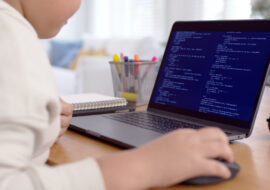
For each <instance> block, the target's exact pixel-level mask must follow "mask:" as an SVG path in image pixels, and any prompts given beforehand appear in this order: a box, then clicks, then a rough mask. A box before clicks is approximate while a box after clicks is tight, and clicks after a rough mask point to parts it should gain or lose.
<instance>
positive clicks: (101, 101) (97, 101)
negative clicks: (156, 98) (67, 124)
mask: <svg viewBox="0 0 270 190" xmlns="http://www.w3.org/2000/svg"><path fill="white" fill-rule="evenodd" d="M61 98H62V99H63V100H64V101H66V102H68V103H70V104H71V105H72V107H73V116H81V115H91V114H102V113H111V112H117V111H125V110H127V111H134V109H135V107H134V106H128V105H127V100H126V99H125V98H119V97H113V96H107V95H103V94H98V93H85V94H71V95H65V96H61Z"/></svg>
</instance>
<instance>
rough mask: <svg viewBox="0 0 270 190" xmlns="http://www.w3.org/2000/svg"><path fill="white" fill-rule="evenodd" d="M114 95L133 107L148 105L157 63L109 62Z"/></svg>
mask: <svg viewBox="0 0 270 190" xmlns="http://www.w3.org/2000/svg"><path fill="white" fill-rule="evenodd" d="M109 63H110V66H111V72H112V81H113V88H114V95H115V96H116V97H123V98H126V99H127V100H128V102H129V103H131V104H132V103H134V104H135V105H145V104H148V102H149V99H150V96H151V93H152V89H153V86H154V82H155V65H156V63H157V62H151V61H140V62H113V61H110V62H109Z"/></svg>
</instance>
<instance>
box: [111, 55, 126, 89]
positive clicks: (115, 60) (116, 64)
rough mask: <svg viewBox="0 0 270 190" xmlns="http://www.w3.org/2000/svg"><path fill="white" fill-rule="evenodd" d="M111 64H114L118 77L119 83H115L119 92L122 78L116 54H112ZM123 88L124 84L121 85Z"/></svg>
mask: <svg viewBox="0 0 270 190" xmlns="http://www.w3.org/2000/svg"><path fill="white" fill-rule="evenodd" d="M113 62H115V67H116V71H117V73H118V76H119V82H117V83H118V85H119V90H120V91H121V81H122V80H121V79H122V78H123V76H122V68H121V65H120V64H119V63H118V62H120V58H119V56H118V55H117V54H114V56H113ZM123 83H124V82H123ZM118 85H117V86H118ZM123 88H124V84H123Z"/></svg>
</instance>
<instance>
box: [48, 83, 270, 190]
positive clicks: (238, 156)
mask: <svg viewBox="0 0 270 190" xmlns="http://www.w3.org/2000/svg"><path fill="white" fill-rule="evenodd" d="M269 115H270V87H267V88H266V89H265V91H264V95H263V98H262V102H261V105H260V109H259V113H258V116H257V119H256V123H255V126H254V130H253V133H252V135H251V136H250V137H249V138H247V139H244V140H239V141H238V142H235V143H233V144H232V145H231V147H232V149H233V151H234V155H235V160H236V162H238V164H239V165H240V167H241V171H240V172H239V174H238V175H237V176H236V177H235V178H234V179H233V180H230V181H227V182H223V183H220V184H215V185H208V186H199V187H196V186H184V185H179V186H175V187H171V188H167V189H170V190H180V189H181V190H182V189H184V190H185V189H194V190H201V189H209V190H216V189H220V190H229V189H245V190H266V189H267V190H268V189H270V132H269V131H268V128H267V123H266V118H267V117H268V116H269ZM120 150H121V149H119V148H117V147H115V146H112V145H110V144H107V143H104V142H101V141H99V140H95V139H93V138H89V137H86V136H83V135H80V134H77V133H75V132H72V131H67V133H66V134H65V135H64V136H63V137H62V138H61V139H60V141H59V142H58V143H57V144H55V145H54V146H53V147H52V149H51V155H50V158H49V164H63V163H68V162H73V161H76V160H80V159H82V158H86V157H89V156H92V157H99V156H104V155H108V154H112V153H114V152H117V151H120Z"/></svg>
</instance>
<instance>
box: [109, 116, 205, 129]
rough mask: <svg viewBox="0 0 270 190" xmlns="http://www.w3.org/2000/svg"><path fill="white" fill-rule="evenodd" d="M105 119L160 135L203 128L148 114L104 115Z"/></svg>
mask: <svg viewBox="0 0 270 190" xmlns="http://www.w3.org/2000/svg"><path fill="white" fill-rule="evenodd" d="M104 117H107V118H110V119H113V120H117V121H120V122H123V123H127V124H131V125H135V126H138V127H141V128H145V129H150V130H153V131H157V132H160V133H168V132H170V131H173V130H175V129H179V128H192V129H199V128H202V126H199V125H195V124H191V123H187V122H183V121H177V120H173V119H169V118H164V117H160V116H158V115H152V114H150V113H146V112H133V113H130V112H129V113H123V114H111V115H104Z"/></svg>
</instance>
